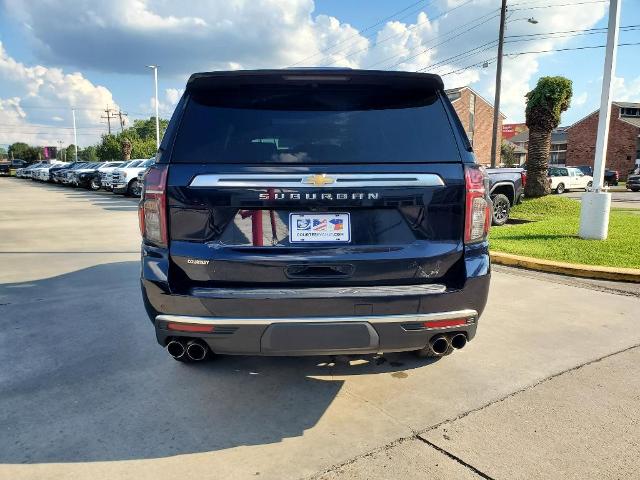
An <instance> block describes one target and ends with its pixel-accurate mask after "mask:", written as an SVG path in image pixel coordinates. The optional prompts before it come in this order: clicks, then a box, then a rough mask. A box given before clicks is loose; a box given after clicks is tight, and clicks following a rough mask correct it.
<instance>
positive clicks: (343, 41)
mask: <svg viewBox="0 0 640 480" xmlns="http://www.w3.org/2000/svg"><path fill="white" fill-rule="evenodd" d="M425 1H426V0H419V1H418V2H414V3H412V4H410V5H408V6H407V7H405V8H403V9H402V10H398V11H397V12H394V13H392V14H391V15H389V16H387V17H385V18H383V19H381V20H379V21H377V22H376V23H374V24H372V25H369V26H368V27H366V28H364V29H363V30H361V31H360V32H358V33H356V34H355V35H352V36H350V37H348V38H346V39H344V40H342V41H340V42H337V43H334V44H333V45H331V46H329V47H327V48H325V49H324V50H320V51H318V52H316V53H314V54H313V55H309V56H308V57H305V58H303V59H302V60H299V61H297V62H295V63H292V64H291V65H289V67H295V66H296V65H300V64H301V63H304V62H306V61H307V60H310V59H312V58H314V57H317V56H318V55H322V54H324V53H327V52H328V51H329V50H332V49H333V48H335V47H337V46H339V45H343V44H345V43H347V42H348V41H350V40H352V39H354V38H359V37H360V36H361V35H362V34H363V33H364V32H367V31H369V30H371V29H372V28H375V27H377V26H378V25H381V24H383V23H385V22H386V21H388V20H392V19H393V18H394V17H395V16H396V15H399V14H401V13H403V12H406V11H407V10H409V9H410V8H413V7H415V6H416V5H419V4H421V3H423V2H425ZM434 1H435V0H431V1H430V2H429V3H427V4H426V5H424V6H422V7H420V8H419V9H418V10H417V11H419V10H422V9H423V8H427V7H428V6H429V5H431V4H432V3H433V2H434ZM413 13H415V12H410V13H408V14H406V15H403V16H402V17H400V18H399V19H398V20H400V19H402V18H406V17H407V16H409V15H411V14H413Z"/></svg>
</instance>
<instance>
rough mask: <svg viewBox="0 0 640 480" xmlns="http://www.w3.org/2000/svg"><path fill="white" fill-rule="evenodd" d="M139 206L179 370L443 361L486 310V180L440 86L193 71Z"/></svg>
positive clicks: (350, 76)
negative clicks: (215, 359)
mask: <svg viewBox="0 0 640 480" xmlns="http://www.w3.org/2000/svg"><path fill="white" fill-rule="evenodd" d="M139 205H140V206H139V208H140V212H139V220H140V230H141V232H142V255H141V287H142V297H143V301H144V304H145V308H146V311H147V314H148V316H149V319H150V321H151V323H152V327H153V328H154V330H155V334H156V340H157V342H158V343H159V344H160V345H161V346H163V347H165V348H166V349H167V351H168V353H169V354H170V355H171V356H172V357H173V358H174V359H176V360H178V361H200V360H204V359H206V358H207V357H208V356H210V354H211V353H212V352H213V353H222V354H243V355H256V354H257V355H337V354H364V353H376V352H394V351H415V352H416V353H417V355H418V356H433V357H441V356H443V355H447V354H449V353H451V352H452V351H453V350H455V349H460V348H463V347H464V346H465V344H466V343H467V341H470V340H472V339H473V338H474V335H475V333H476V329H477V325H478V319H479V318H480V316H481V314H482V312H483V310H484V307H485V304H486V302H487V294H488V290H489V282H490V271H491V266H490V260H489V245H488V240H487V237H488V231H489V226H490V224H491V200H490V198H489V178H488V176H487V174H486V172H485V171H484V169H483V168H482V167H480V166H479V165H478V164H477V162H476V158H475V155H474V154H473V149H472V147H471V144H470V142H469V139H468V138H467V136H466V134H465V131H464V128H463V126H462V124H461V123H460V120H459V118H458V117H457V115H456V113H455V110H454V108H453V106H452V104H451V102H450V101H449V99H448V98H447V95H446V94H445V92H444V85H443V82H442V79H441V78H440V77H439V76H438V75H434V74H428V73H413V72H399V71H367V70H347V69H291V70H287V69H283V70H256V71H231V72H211V73H199V74H194V75H192V76H191V77H190V78H189V81H188V82H187V86H186V89H185V91H184V94H183V96H182V98H181V99H180V102H179V104H178V106H177V108H176V110H175V112H174V114H173V116H172V118H171V121H170V123H169V127H168V128H167V133H166V134H165V136H164V139H163V140H162V144H161V145H160V148H159V150H158V156H157V163H155V164H154V165H153V166H151V168H150V169H149V171H148V172H147V174H146V175H145V176H144V187H143V193H142V198H141V201H140V204H139Z"/></svg>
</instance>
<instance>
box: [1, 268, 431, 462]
mask: <svg viewBox="0 0 640 480" xmlns="http://www.w3.org/2000/svg"><path fill="white" fill-rule="evenodd" d="M138 275H139V265H138V262H121V263H111V264H106V265H99V266H94V267H91V268H87V269H84V270H79V271H76V272H73V273H69V274H65V275H60V276H58V277H53V278H49V279H45V280H41V281H35V282H25V283H24V284H6V285H0V300H1V301H0V364H2V365H3V367H4V368H3V369H2V370H1V371H0V392H1V393H0V424H1V425H2V436H1V437H0V462H3V463H42V462H85V461H109V460H129V459H143V458H157V457H165V456H169V455H177V454H186V453H196V452H206V451H212V450H220V449H227V448H231V447H236V446H240V445H257V444H266V443H274V442H279V441H281V440H283V439H286V438H291V437H296V436H300V435H302V434H303V433H304V431H305V430H307V429H309V428H312V427H313V426H314V425H315V424H316V423H317V422H318V420H319V419H320V418H321V417H322V415H323V414H324V412H325V411H326V410H327V408H328V407H329V405H330V404H331V403H332V402H333V400H334V399H335V397H336V395H338V393H339V392H340V389H341V387H342V384H343V383H344V381H343V380H338V379H335V378H332V376H333V375H342V376H344V375H360V374H381V373H391V372H398V371H403V370H407V369H413V368H419V367H422V366H425V365H428V364H429V363H431V362H430V361H426V360H419V359H417V358H414V357H413V356H412V355H410V354H396V355H389V356H388V357H376V356H363V357H360V358H354V357H349V358H347V357H339V358H333V357H299V358H284V357H283V358H277V357H232V356H221V357H218V358H216V359H215V360H214V361H212V362H209V363H205V364H194V365H185V364H181V363H178V362H176V361H174V360H172V359H171V358H170V357H169V356H168V355H167V354H166V352H165V351H164V350H163V349H162V348H160V347H159V346H158V345H157V343H156V341H155V335H154V332H153V328H152V325H151V323H150V322H149V320H148V318H147V316H146V313H145V311H144V308H143V306H142V301H141V298H140V292H139V284H138ZM314 377H316V378H314ZM318 377H319V378H318Z"/></svg>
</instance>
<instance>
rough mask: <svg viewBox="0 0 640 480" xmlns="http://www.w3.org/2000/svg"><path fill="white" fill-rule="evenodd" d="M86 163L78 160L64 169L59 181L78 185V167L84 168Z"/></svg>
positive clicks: (69, 184) (74, 185)
mask: <svg viewBox="0 0 640 480" xmlns="http://www.w3.org/2000/svg"><path fill="white" fill-rule="evenodd" d="M87 163H88V162H78V163H76V164H75V165H74V166H73V167H70V168H67V169H65V170H64V171H63V173H62V175H61V176H60V178H61V183H62V184H63V185H67V186H70V187H76V186H78V184H77V178H76V174H77V172H78V171H79V170H80V169H83V168H85V167H86V166H87Z"/></svg>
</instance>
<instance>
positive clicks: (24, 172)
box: [16, 161, 49, 178]
mask: <svg viewBox="0 0 640 480" xmlns="http://www.w3.org/2000/svg"><path fill="white" fill-rule="evenodd" d="M48 164H49V162H48V161H47V162H36V163H32V164H31V165H28V166H26V167H23V168H19V169H18V170H16V177H19V178H31V174H32V173H33V171H34V170H35V169H36V168H40V167H43V166H45V165H48Z"/></svg>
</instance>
